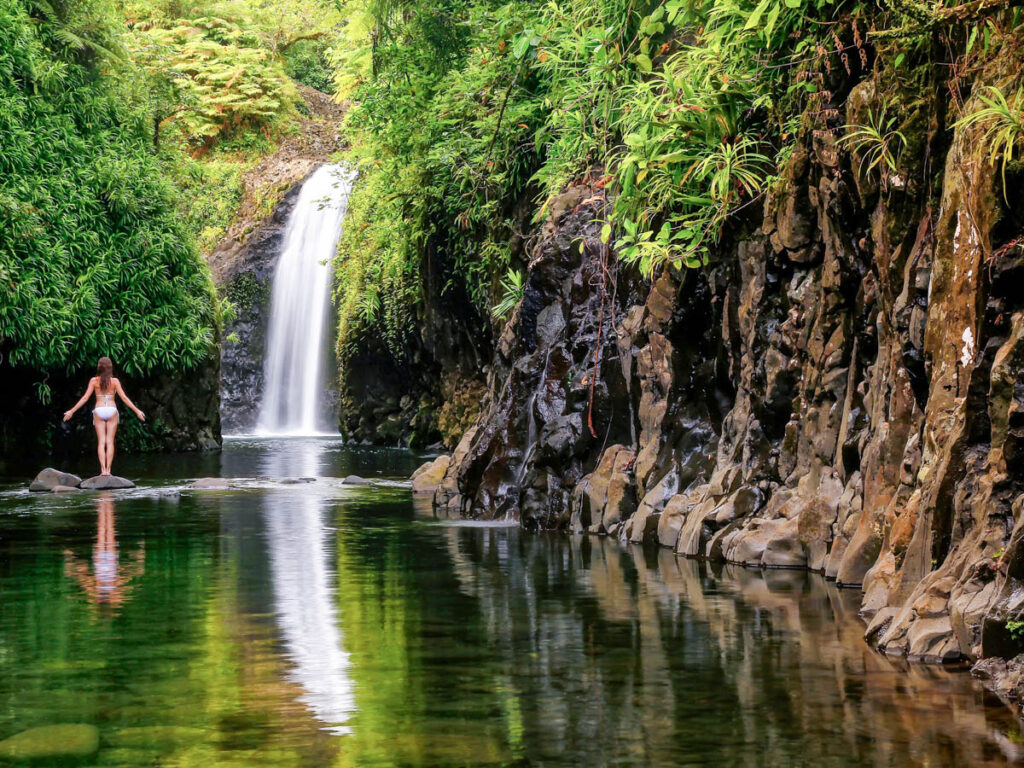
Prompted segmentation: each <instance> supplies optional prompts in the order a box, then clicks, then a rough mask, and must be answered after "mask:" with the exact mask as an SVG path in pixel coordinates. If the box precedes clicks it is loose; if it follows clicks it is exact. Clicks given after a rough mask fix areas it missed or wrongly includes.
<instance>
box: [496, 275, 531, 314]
mask: <svg viewBox="0 0 1024 768" xmlns="http://www.w3.org/2000/svg"><path fill="white" fill-rule="evenodd" d="M501 291H502V294H501V301H499V302H498V303H497V304H495V305H494V306H493V307H492V308H491V316H492V317H494V318H496V319H498V320H504V319H505V318H506V317H508V314H509V313H510V312H511V311H512V310H513V309H515V308H516V307H518V306H519V302H521V301H522V300H523V295H524V294H525V293H526V284H525V283H524V282H523V273H522V272H520V271H519V270H515V269H510V270H509V271H508V272H506V273H505V278H504V279H503V280H502V281H501Z"/></svg>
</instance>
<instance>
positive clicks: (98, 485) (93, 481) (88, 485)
mask: <svg viewBox="0 0 1024 768" xmlns="http://www.w3.org/2000/svg"><path fill="white" fill-rule="evenodd" d="M81 487H82V488H84V489H85V490H87V491H108V490H117V489H119V488H134V487H135V483H133V482H132V481H131V480H127V479H125V478H123V477H118V476H117V475H107V476H105V477H104V476H103V475H96V477H90V478H89V479H88V480H83V481H82V486H81Z"/></svg>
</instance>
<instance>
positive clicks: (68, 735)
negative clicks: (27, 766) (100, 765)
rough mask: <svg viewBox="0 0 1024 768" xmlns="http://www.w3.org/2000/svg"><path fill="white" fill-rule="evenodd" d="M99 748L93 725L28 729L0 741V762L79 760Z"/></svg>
mask: <svg viewBox="0 0 1024 768" xmlns="http://www.w3.org/2000/svg"><path fill="white" fill-rule="evenodd" d="M99 748H100V731H99V728H97V727H96V726H95V725H87V724H85V723H66V724H61V725H44V726H41V727H39V728H30V729H29V730H27V731H22V732H21V733H17V734H15V735H14V736H11V737H10V738H7V739H4V740H3V741H0V760H9V761H11V762H15V763H21V762H42V761H56V760H81V759H84V758H87V757H89V756H91V755H93V754H95V753H96V752H97V751H98V750H99Z"/></svg>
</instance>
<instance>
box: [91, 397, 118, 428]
mask: <svg viewBox="0 0 1024 768" xmlns="http://www.w3.org/2000/svg"><path fill="white" fill-rule="evenodd" d="M96 400H97V401H99V400H102V401H103V405H97V406H96V407H95V408H93V409H92V412H93V413H95V414H96V415H97V416H99V417H100V418H101V419H103V421H110V420H111V419H112V418H114V417H115V416H116V415H117V406H116V405H114V393H113V392H111V393H110V394H109V395H104V394H101V393H99V392H97V393H96Z"/></svg>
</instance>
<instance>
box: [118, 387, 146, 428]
mask: <svg viewBox="0 0 1024 768" xmlns="http://www.w3.org/2000/svg"><path fill="white" fill-rule="evenodd" d="M114 391H115V392H117V394H119V395H120V396H121V399H122V400H124V404H125V405H127V406H128V407H129V408H131V409H132V410H133V411H135V415H136V416H138V417H139V421H145V420H146V414H144V413H143V412H142V411H140V410H139V409H138V408H136V407H135V403H133V402H132V401H131V400H129V399H128V395H126V394H125V393H124V389H123V388H122V387H121V380H120V379H114Z"/></svg>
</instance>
